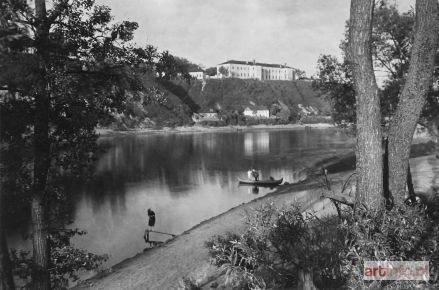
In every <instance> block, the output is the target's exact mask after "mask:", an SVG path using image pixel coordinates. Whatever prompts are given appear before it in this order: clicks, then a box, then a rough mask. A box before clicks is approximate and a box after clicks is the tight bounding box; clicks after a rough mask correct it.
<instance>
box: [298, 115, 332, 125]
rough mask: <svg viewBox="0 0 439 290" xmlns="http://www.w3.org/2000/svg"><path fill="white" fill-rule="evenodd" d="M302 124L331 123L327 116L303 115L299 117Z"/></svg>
mask: <svg viewBox="0 0 439 290" xmlns="http://www.w3.org/2000/svg"><path fill="white" fill-rule="evenodd" d="M300 121H301V123H302V124H320V123H323V124H332V123H333V122H332V118H331V117H328V116H305V117H303V118H302V119H300Z"/></svg>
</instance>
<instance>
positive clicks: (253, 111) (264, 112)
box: [243, 106, 270, 119]
mask: <svg viewBox="0 0 439 290" xmlns="http://www.w3.org/2000/svg"><path fill="white" fill-rule="evenodd" d="M243 114H244V116H246V117H252V118H261V119H263V118H270V111H269V110H268V108H267V107H264V106H248V107H246V108H245V110H244V112H243Z"/></svg>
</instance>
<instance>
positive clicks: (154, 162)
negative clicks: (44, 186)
mask: <svg viewBox="0 0 439 290" xmlns="http://www.w3.org/2000/svg"><path fill="white" fill-rule="evenodd" d="M336 140H339V141H338V142H337V141H336ZM346 140H347V138H346V137H344V136H335V137H333V135H332V134H328V133H324V134H322V131H319V130H297V131H291V130H288V131H287V130H285V131H282V130H281V131H270V132H265V131H251V132H216V133H198V134H197V133H195V134H193V133H190V134H163V135H146V136H145V135H144V136H124V137H122V138H119V137H115V138H103V139H101V140H100V146H101V147H105V148H108V149H107V152H106V153H105V154H103V155H102V156H101V158H100V160H99V162H98V164H97V165H96V171H97V172H96V177H95V178H94V180H93V182H92V183H90V184H89V185H88V186H87V188H86V191H87V192H88V193H87V194H91V195H93V199H94V203H96V206H99V204H100V203H101V202H102V201H103V200H104V199H105V198H106V197H107V196H109V197H110V199H111V200H112V201H111V202H112V204H113V203H114V204H115V205H116V204H117V205H120V204H123V201H122V200H120V198H123V197H122V196H123V195H124V194H123V193H124V192H125V190H126V188H125V187H126V184H127V183H138V182H158V183H159V184H160V185H162V186H166V187H168V189H169V191H170V192H171V194H173V193H175V194H184V192H188V193H189V192H190V191H191V189H192V185H193V186H196V185H198V184H205V183H217V184H218V185H219V186H221V187H225V186H232V185H234V183H236V176H237V175H239V173H240V172H242V174H243V175H245V172H246V171H247V170H248V168H249V167H250V166H254V167H255V168H257V169H259V170H260V171H261V172H262V173H263V174H264V176H265V177H269V176H270V175H271V176H273V177H276V178H280V177H284V178H286V179H287V180H289V181H290V182H291V181H292V182H294V181H297V180H300V179H301V178H302V175H303V170H304V169H305V168H306V167H307V166H309V164H304V163H303V162H302V160H305V162H307V160H308V159H312V158H315V155H316V154H322V153H323V152H325V151H328V149H331V148H339V147H340V146H344V147H346V145H347V144H343V142H344V141H346ZM247 144H251V145H247ZM334 144H335V145H334ZM247 146H251V147H252V148H254V150H253V149H252V150H253V151H252V154H247V153H249V152H248V151H247V150H248V148H247ZM349 146H350V145H349ZM307 158H308V159H307ZM296 173H297V174H296Z"/></svg>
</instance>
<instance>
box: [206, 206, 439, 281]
mask: <svg viewBox="0 0 439 290" xmlns="http://www.w3.org/2000/svg"><path fill="white" fill-rule="evenodd" d="M247 225H248V227H247V229H246V231H245V232H244V234H242V235H236V234H231V233H229V234H227V235H225V236H216V237H213V238H212V239H211V240H210V241H209V242H207V243H206V246H207V247H208V248H209V253H210V256H211V257H212V262H213V263H214V264H215V265H216V266H218V267H223V268H225V269H226V270H227V272H226V273H227V276H228V279H227V281H228V282H229V283H231V284H232V286H234V287H240V288H242V289H261V288H262V289H265V288H275V289H278V288H286V287H297V288H298V289H301V288H303V287H304V286H303V285H304V284H305V283H308V284H314V285H315V286H317V288H318V289H372V288H373V289H382V288H383V287H385V288H386V289H413V288H418V289H438V286H439V283H438V276H439V275H438V274H439V271H438V269H439V268H438V266H439V251H438V241H439V226H438V225H437V223H436V222H435V221H433V220H432V219H431V218H430V217H429V216H428V215H427V214H426V211H425V208H424V207H422V206H419V205H415V206H412V205H400V206H395V207H394V208H393V209H392V210H391V211H385V210H364V209H358V208H357V209H356V211H353V210H352V209H350V208H349V210H348V211H345V212H344V213H343V215H342V218H341V219H338V218H336V217H335V216H334V217H330V218H325V219H320V218H318V217H317V216H315V215H314V214H312V213H303V211H302V209H301V208H300V206H297V205H293V206H291V207H290V208H287V209H283V208H276V207H274V206H273V204H267V205H265V206H263V207H261V208H259V209H256V210H255V211H254V212H253V213H252V214H250V215H249V216H248V220H247ZM364 261H430V281H429V282H424V281H373V282H372V281H364V280H363V265H364Z"/></svg>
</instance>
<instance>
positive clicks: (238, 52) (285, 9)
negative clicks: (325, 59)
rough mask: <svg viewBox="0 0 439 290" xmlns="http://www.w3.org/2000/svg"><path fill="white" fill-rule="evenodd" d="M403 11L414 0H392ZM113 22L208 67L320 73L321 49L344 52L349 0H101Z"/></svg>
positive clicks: (141, 41)
mask: <svg viewBox="0 0 439 290" xmlns="http://www.w3.org/2000/svg"><path fill="white" fill-rule="evenodd" d="M390 1H391V2H392V3H395V4H396V5H397V7H398V8H399V9H400V10H401V11H407V10H408V9H409V8H410V7H414V5H415V0H390ZM98 2H99V3H101V4H105V5H108V6H109V7H111V8H112V14H113V15H114V16H115V21H122V20H130V21H136V22H138V23H139V29H138V30H137V32H136V34H135V37H134V42H135V43H137V44H138V45H141V46H144V45H146V44H152V45H154V46H156V47H157V48H158V49H159V51H163V50H169V52H170V53H171V54H173V55H176V56H179V57H184V58H187V59H188V60H190V61H191V62H194V63H196V64H201V65H203V66H204V67H205V68H207V67H210V66H216V65H217V64H220V63H222V62H225V61H227V60H232V59H233V60H249V61H250V60H256V61H257V62H264V63H276V64H285V63H286V64H288V65H289V66H292V67H294V68H298V69H301V70H305V71H306V73H307V76H312V75H314V74H315V72H316V66H317V59H318V57H319V55H320V54H332V55H335V56H338V57H339V56H340V49H339V44H340V41H341V39H342V38H343V35H344V30H345V23H346V20H347V19H348V18H349V8H350V1H349V0H123V1H121V0H98Z"/></svg>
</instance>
